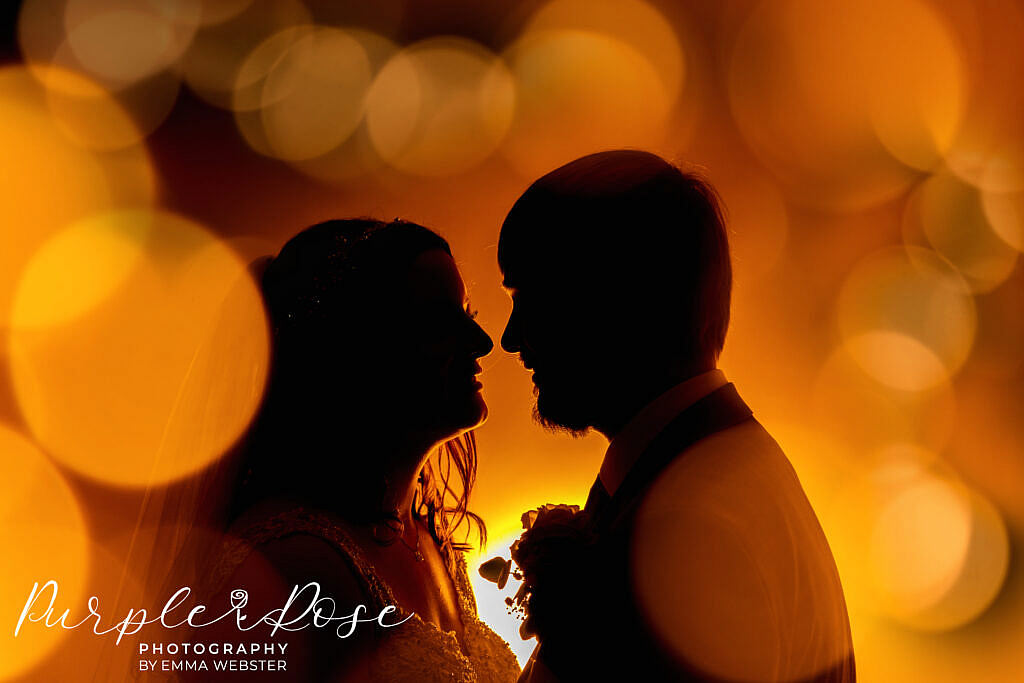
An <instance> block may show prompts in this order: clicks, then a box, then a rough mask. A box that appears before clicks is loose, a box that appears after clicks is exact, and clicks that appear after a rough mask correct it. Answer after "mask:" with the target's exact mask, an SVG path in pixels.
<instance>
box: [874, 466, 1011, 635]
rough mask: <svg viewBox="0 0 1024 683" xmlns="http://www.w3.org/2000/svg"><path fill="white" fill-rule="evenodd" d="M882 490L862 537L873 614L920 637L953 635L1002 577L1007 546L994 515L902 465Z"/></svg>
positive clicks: (947, 484)
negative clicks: (930, 633)
mask: <svg viewBox="0 0 1024 683" xmlns="http://www.w3.org/2000/svg"><path fill="white" fill-rule="evenodd" d="M896 467H898V468H901V470H900V472H901V474H900V476H898V477H897V478H896V479H895V480H893V477H892V476H891V475H889V476H887V477H886V476H885V472H886V469H887V468H888V469H891V468H892V465H883V466H882V467H881V468H880V469H879V470H878V471H877V472H876V473H875V475H874V476H875V477H876V478H877V477H879V476H882V477H883V480H882V484H883V485H884V486H885V487H886V491H885V492H884V493H883V494H882V502H881V505H880V506H879V508H878V509H877V510H876V512H875V514H874V517H873V522H872V528H871V533H870V546H869V558H868V565H869V571H870V576H871V579H872V581H873V586H874V589H875V591H876V598H877V601H878V605H879V606H880V608H881V609H882V610H883V611H884V612H885V613H886V614H888V615H889V616H890V617H892V618H893V619H896V620H897V621H900V622H901V623H904V624H906V625H908V626H912V627H914V628H917V629H919V630H924V631H943V630H950V629H953V628H957V627H959V626H962V625H964V624H966V623H969V622H970V621H972V620H974V619H975V618H977V617H978V616H979V615H980V614H981V613H982V612H984V611H985V609H987V608H988V606H989V605H990V604H991V603H992V601H993V600H994V599H995V597H996V595H997V594H998V593H999V590H1000V588H1001V587H1002V584H1003V581H1004V579H1005V576H1006V570H1007V564H1008V558H1009V542H1008V537H1007V533H1006V527H1005V524H1004V523H1003V521H1002V517H1001V516H1000V515H999V513H998V511H997V510H996V509H995V508H994V507H993V506H992V504H991V503H990V502H988V501H987V500H986V499H985V498H984V497H983V496H981V495H980V494H979V493H977V492H976V491H973V490H971V489H969V488H968V487H966V486H964V485H963V484H960V483H959V482H957V481H955V480H953V479H952V478H950V477H945V476H941V475H937V474H935V473H933V472H930V471H927V470H918V471H917V472H916V473H915V472H912V471H910V470H908V469H907V468H906V466H905V465H901V464H900V463H896ZM915 474H916V476H914V475H915Z"/></svg>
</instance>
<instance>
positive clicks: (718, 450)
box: [645, 419, 802, 506]
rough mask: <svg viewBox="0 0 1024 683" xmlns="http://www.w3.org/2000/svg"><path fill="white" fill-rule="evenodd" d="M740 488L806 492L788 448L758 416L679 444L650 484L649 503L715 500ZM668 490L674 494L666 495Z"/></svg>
mask: <svg viewBox="0 0 1024 683" xmlns="http://www.w3.org/2000/svg"><path fill="white" fill-rule="evenodd" d="M737 489H740V490H744V491H746V492H747V493H750V494H753V493H763V494H765V495H766V496H768V497H776V496H778V495H780V494H790V495H792V494H794V493H796V492H798V491H799V492H800V494H801V497H802V489H801V487H800V482H799V480H798V479H797V476H796V473H795V472H794V470H793V467H792V465H791V464H790V462H789V459H788V458H787V457H786V454H785V453H784V452H783V451H782V448H781V447H780V446H779V444H778V443H777V442H776V441H775V439H773V438H772V436H771V435H770V434H769V433H768V432H767V431H766V430H765V428H764V427H763V426H762V425H761V424H760V423H759V422H758V421H757V420H754V419H748V420H744V421H743V422H740V423H739V424H737V425H734V426H732V427H729V428H728V429H723V430H721V431H719V432H716V433H714V434H711V435H709V436H707V437H705V438H703V439H701V440H699V441H697V442H696V443H694V444H692V445H690V446H689V447H687V448H684V449H681V450H680V451H679V452H678V453H677V455H676V457H675V458H673V459H672V461H671V462H669V464H668V465H667V466H666V467H665V469H664V470H662V472H661V473H660V474H659V476H658V477H657V478H656V479H655V481H654V482H653V483H652V485H651V486H650V487H649V489H648V492H647V495H646V496H645V498H646V499H648V501H647V503H646V504H647V505H648V506H649V505H657V504H658V502H659V500H660V499H662V498H663V499H664V502H670V503H671V502H672V501H675V503H681V502H683V500H687V501H692V502H697V503H700V502H707V503H714V502H720V501H721V499H722V497H723V496H725V497H726V498H732V497H733V495H734V494H736V493H737ZM666 490H667V491H666ZM667 492H672V493H673V494H675V495H664V494H665V493H667ZM659 494H661V495H659ZM683 494H685V496H684V495H683ZM651 499H653V500H651ZM675 503H673V504H675Z"/></svg>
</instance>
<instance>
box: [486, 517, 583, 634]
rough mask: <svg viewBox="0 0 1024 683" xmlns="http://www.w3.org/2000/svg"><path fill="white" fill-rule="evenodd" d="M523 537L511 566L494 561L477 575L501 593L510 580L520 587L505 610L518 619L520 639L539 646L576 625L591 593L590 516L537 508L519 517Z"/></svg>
mask: <svg viewBox="0 0 1024 683" xmlns="http://www.w3.org/2000/svg"><path fill="white" fill-rule="evenodd" d="M522 521H523V529H524V531H523V534H522V535H521V536H520V537H519V539H518V540H517V541H516V542H515V543H513V544H512V547H511V555H512V559H511V560H506V559H504V558H502V557H495V558H493V559H491V560H488V561H487V562H484V563H483V564H482V565H480V575H481V576H483V577H484V578H485V579H487V580H489V581H492V582H494V583H496V584H497V585H498V588H499V589H502V588H504V587H505V584H506V583H507V582H508V579H509V576H513V577H515V578H516V579H518V580H521V581H522V582H523V583H522V585H521V586H520V587H519V590H518V592H517V593H516V594H515V596H514V597H511V598H506V600H505V602H506V604H507V605H508V606H509V609H510V610H511V611H512V612H514V613H516V614H518V615H519V616H520V618H522V619H523V623H522V625H521V626H520V628H519V635H520V636H521V637H522V638H523V639H524V640H526V639H528V638H531V637H533V636H537V638H538V639H540V640H544V638H545V636H546V635H547V634H549V633H552V632H556V631H559V630H560V629H562V628H565V627H567V626H568V624H567V623H564V622H568V621H571V620H578V619H579V618H580V616H581V608H582V607H583V606H584V603H585V602H586V600H587V598H588V595H590V593H591V591H590V590H589V589H588V585H589V584H590V583H591V582H592V581H593V576H592V575H593V568H594V566H595V564H596V559H597V558H596V551H595V542H596V536H595V535H594V534H593V532H592V531H591V528H590V520H589V515H588V514H587V513H586V512H583V511H581V510H580V508H579V506H578V505H553V504H548V505H542V506H541V507H539V508H537V509H536V510H530V511H528V512H525V513H523V517H522ZM513 565H515V566H514V567H513Z"/></svg>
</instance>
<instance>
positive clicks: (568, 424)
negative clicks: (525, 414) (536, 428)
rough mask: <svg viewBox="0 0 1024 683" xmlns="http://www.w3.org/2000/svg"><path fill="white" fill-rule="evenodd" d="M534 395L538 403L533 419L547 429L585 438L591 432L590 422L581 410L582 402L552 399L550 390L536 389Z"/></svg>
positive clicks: (534, 407)
mask: <svg viewBox="0 0 1024 683" xmlns="http://www.w3.org/2000/svg"><path fill="white" fill-rule="evenodd" d="M534 395H535V396H536V397H537V401H536V403H534V406H533V419H534V420H536V421H537V422H538V423H539V424H540V425H541V426H543V427H544V428H545V429H549V430H551V431H554V432H564V433H568V434H570V435H572V436H583V435H585V434H586V433H587V432H588V431H589V430H590V423H589V422H590V421H589V420H588V419H587V417H586V416H585V415H584V414H583V412H582V411H580V410H579V407H580V402H578V401H571V400H563V401H559V400H558V399H555V398H553V397H552V395H551V393H550V389H546V390H544V391H538V390H537V389H536V388H534ZM574 409H575V410H574Z"/></svg>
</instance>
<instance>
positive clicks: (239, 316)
mask: <svg viewBox="0 0 1024 683" xmlns="http://www.w3.org/2000/svg"><path fill="white" fill-rule="evenodd" d="M72 292H73V293H72ZM11 323H12V330H11V334H10V363H11V376H12V380H13V386H14V390H15V395H16V398H17V400H18V405H19V406H20V408H21V412H22V414H23V415H24V417H25V420H26V422H27V423H28V425H29V427H30V429H31V430H32V432H33V434H34V435H35V436H36V438H37V439H38V440H39V441H40V443H42V444H43V445H44V446H45V447H46V448H47V449H48V450H49V451H50V452H51V453H52V454H53V456H54V457H55V458H57V459H58V460H59V461H60V462H62V463H63V464H65V465H67V466H68V467H71V468H72V469H74V470H76V471H78V472H81V473H82V474H85V475H87V476H89V477H92V478H95V479H97V480H101V481H105V482H110V483H115V484H122V485H135V486H143V485H150V484H154V483H162V482H167V481H171V480H174V479H176V478H178V477H181V476H184V475H186V474H189V473H190V472H193V471H195V470H197V469H198V468H201V467H203V466H204V465H207V464H208V463H210V462H211V461H213V460H214V459H216V458H217V457H219V456H220V455H221V454H223V453H224V452H225V450H226V449H227V448H228V447H230V446H231V445H232V443H233V442H234V441H235V440H236V439H237V438H238V436H239V435H240V434H241V433H242V431H243V430H244V429H245V428H246V425H247V424H248V422H249V420H250V419H251V417H252V415H253V413H254V411H255V409H256V406H257V405H258V403H259V400H260V398H261V396H262V391H263V384H264V381H265V378H266V372H267V364H268V358H267V354H268V332H267V326H266V321H265V315H264V311H263V306H262V301H261V299H260V295H259V291H258V290H257V288H256V286H255V283H254V282H253V280H252V278H251V277H250V276H249V274H248V272H247V269H246V264H245V263H243V262H242V261H241V260H240V259H239V258H238V257H237V256H236V255H235V253H234V252H233V251H231V250H230V249H229V248H228V247H227V246H226V245H224V244H223V243H222V242H221V241H220V240H218V239H217V238H216V237H215V236H213V235H212V234H210V233H209V232H207V231H206V230H204V229H203V228H202V227H201V226H199V225H197V224H195V223H193V222H191V221H189V220H187V219H184V218H182V217H179V216H175V215H173V214H169V213H163V212H152V211H141V210H123V211H115V212H110V213H104V214H99V215H96V216H94V217H91V218H88V219H84V220H83V221H81V222H78V223H76V224H74V225H72V226H71V227H69V228H68V229H67V231H66V232H64V233H61V234H59V235H57V236H56V237H54V238H53V239H51V240H50V241H49V242H47V243H46V244H45V245H43V247H42V248H41V249H40V250H39V251H38V252H37V253H36V255H35V257H34V258H33V259H32V261H31V262H30V263H29V265H28V266H27V268H26V269H25V274H24V277H23V278H22V280H21V282H20V284H19V286H18V289H17V292H16V295H15V301H14V306H13V312H12V316H11Z"/></svg>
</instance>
